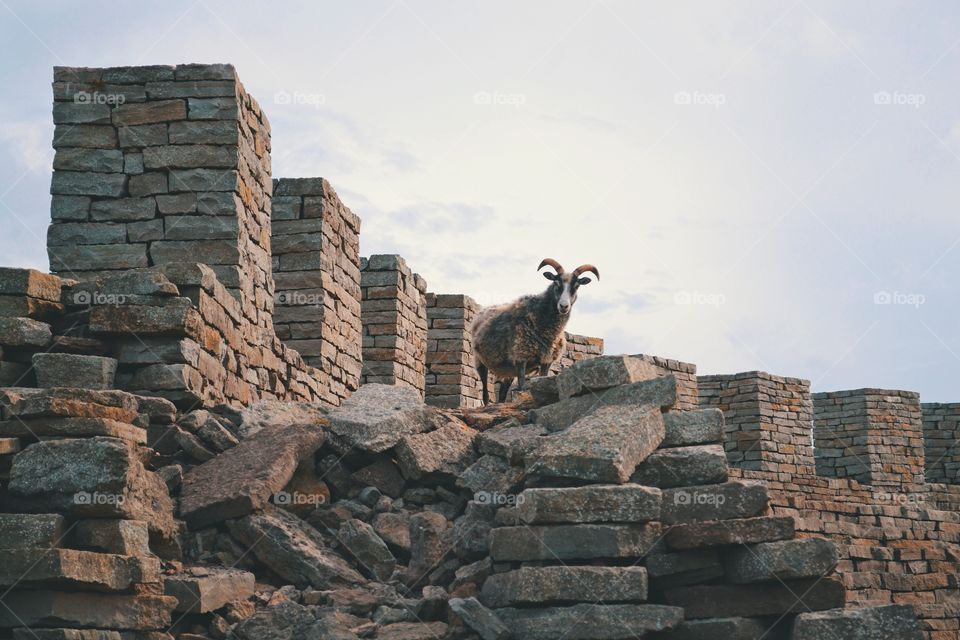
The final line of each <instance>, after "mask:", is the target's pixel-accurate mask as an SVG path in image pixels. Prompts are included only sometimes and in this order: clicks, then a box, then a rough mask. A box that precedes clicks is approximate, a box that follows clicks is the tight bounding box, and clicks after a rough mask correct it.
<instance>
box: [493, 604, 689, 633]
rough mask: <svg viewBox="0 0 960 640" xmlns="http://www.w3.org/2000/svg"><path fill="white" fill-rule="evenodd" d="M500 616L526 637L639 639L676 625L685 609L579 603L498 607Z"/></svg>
mask: <svg viewBox="0 0 960 640" xmlns="http://www.w3.org/2000/svg"><path fill="white" fill-rule="evenodd" d="M497 617H498V618H500V619H501V620H502V621H503V623H504V624H505V625H506V626H507V628H508V629H510V632H511V633H512V634H513V637H514V638H523V640H556V638H564V640H636V638H643V637H646V636H647V634H648V633H649V632H652V631H664V630H666V629H672V628H674V627H676V626H677V625H678V624H680V622H681V621H682V620H683V610H682V609H680V608H677V607H667V606H662V605H654V604H602V605H595V604H588V603H584V604H577V605H574V606H572V607H550V608H546V609H509V608H507V609H498V610H497Z"/></svg>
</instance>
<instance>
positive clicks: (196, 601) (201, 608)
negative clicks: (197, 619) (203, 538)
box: [163, 567, 255, 613]
mask: <svg viewBox="0 0 960 640" xmlns="http://www.w3.org/2000/svg"><path fill="white" fill-rule="evenodd" d="M254 580H255V578H254V575H253V574H252V573H248V572H246V571H239V570H237V569H224V568H220V567H216V568H214V567H192V568H190V569H189V570H187V571H186V572H184V573H177V574H174V575H170V576H164V577H163V593H164V594H165V595H168V596H173V597H174V598H176V599H177V606H176V608H175V609H174V611H180V612H182V613H209V612H211V611H216V610H217V609H219V608H221V607H223V606H224V605H226V604H227V603H230V602H236V601H238V600H247V599H248V598H250V597H252V596H253V585H254Z"/></svg>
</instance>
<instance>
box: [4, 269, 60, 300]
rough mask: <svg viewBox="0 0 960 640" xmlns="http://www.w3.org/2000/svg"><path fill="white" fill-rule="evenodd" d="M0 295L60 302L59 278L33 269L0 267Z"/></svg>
mask: <svg viewBox="0 0 960 640" xmlns="http://www.w3.org/2000/svg"><path fill="white" fill-rule="evenodd" d="M0 295H5V296H11V295H13V296H16V295H21V296H30V297H31V298H39V299H40V300H47V301H49V302H60V278H59V277H58V276H54V275H50V274H49V273H43V272H41V271H37V270H35V269H18V268H16V267H0Z"/></svg>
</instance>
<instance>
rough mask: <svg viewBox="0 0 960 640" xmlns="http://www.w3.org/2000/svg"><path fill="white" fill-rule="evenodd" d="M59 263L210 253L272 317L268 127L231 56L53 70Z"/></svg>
mask: <svg viewBox="0 0 960 640" xmlns="http://www.w3.org/2000/svg"><path fill="white" fill-rule="evenodd" d="M53 93H54V107H53V117H54V123H55V125H56V128H55V132H54V139H53V146H54V149H56V155H55V157H54V173H53V179H52V182H51V187H50V192H51V194H52V195H53V199H52V203H51V217H52V224H51V226H50V229H49V233H48V240H47V246H48V253H49V257H50V265H51V271H53V272H56V273H58V274H60V275H63V276H67V277H70V278H76V279H79V280H81V281H85V280H91V279H93V278H94V277H96V276H97V275H100V274H104V273H110V272H116V271H121V270H124V269H130V268H133V267H145V266H150V265H157V264H165V263H171V262H203V263H206V264H208V265H210V266H211V267H212V268H213V269H214V271H215V272H216V274H217V277H218V278H219V280H220V281H221V282H222V283H223V284H224V285H225V286H226V287H227V288H228V290H230V292H231V293H232V294H233V295H234V296H235V297H236V298H237V299H238V300H239V301H240V303H241V307H242V309H243V313H244V315H245V316H246V317H247V318H248V319H249V320H250V321H251V322H252V323H253V324H254V325H255V326H257V327H259V328H268V327H270V326H271V323H272V320H271V313H272V308H273V277H272V274H271V262H270V196H271V189H272V183H271V180H270V171H271V167H270V125H269V123H268V122H267V118H266V116H265V115H264V113H263V112H262V111H261V110H260V107H259V106H258V105H257V102H256V101H255V100H254V99H253V98H252V97H251V96H250V95H249V94H248V93H247V92H246V91H245V90H244V88H243V85H242V84H241V83H240V80H239V79H238V78H237V73H236V70H235V69H234V68H233V66H232V65H223V64H215V65H202V64H188V65H179V66H176V67H173V66H147V67H114V68H103V69H91V68H70V67H56V68H55V69H54V82H53Z"/></svg>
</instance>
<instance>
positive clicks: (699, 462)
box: [630, 444, 728, 489]
mask: <svg viewBox="0 0 960 640" xmlns="http://www.w3.org/2000/svg"><path fill="white" fill-rule="evenodd" d="M727 470H728V465H727V454H726V453H724V451H723V445H719V444H706V445H690V446H686V447H673V448H670V449H658V450H656V451H654V452H653V453H652V454H650V457H649V458H647V459H646V460H644V461H643V462H641V463H640V464H639V465H638V466H637V468H636V470H635V471H634V472H633V475H632V476H630V482H636V483H637V484H644V485H647V486H650V487H660V488H661V489H670V488H673V487H690V486H697V485H704V484H718V483H721V482H726V481H727Z"/></svg>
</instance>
